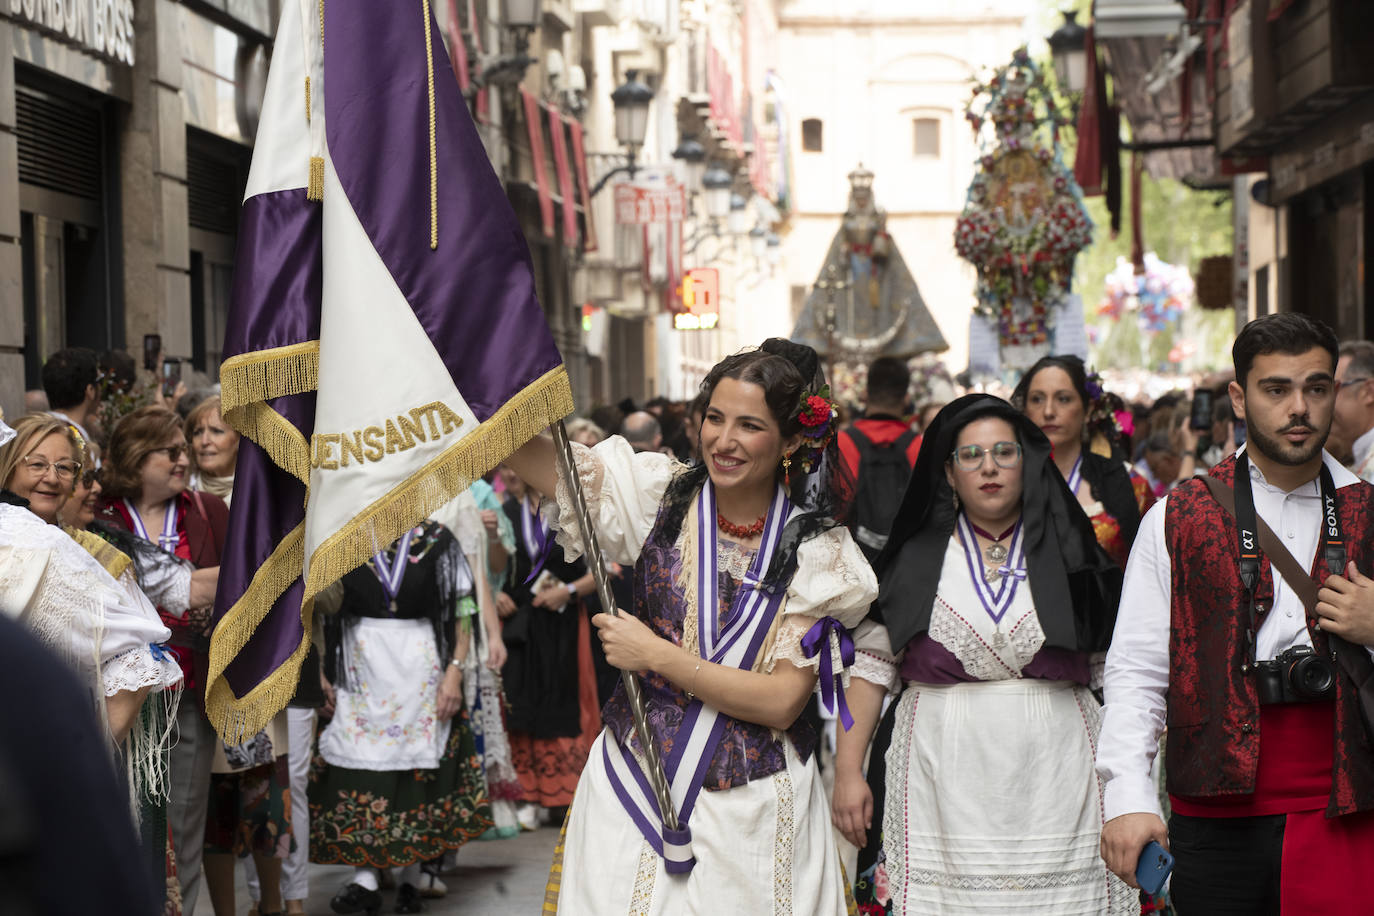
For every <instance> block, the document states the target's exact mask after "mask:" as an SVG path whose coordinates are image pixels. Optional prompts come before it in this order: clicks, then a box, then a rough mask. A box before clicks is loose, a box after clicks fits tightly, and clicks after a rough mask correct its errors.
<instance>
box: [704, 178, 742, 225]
mask: <svg viewBox="0 0 1374 916" xmlns="http://www.w3.org/2000/svg"><path fill="white" fill-rule="evenodd" d="M734 183H735V179H734V178H732V177H730V173H729V172H727V171H725V169H723V168H721V167H720V166H718V165H712V166H711V167H710V168H709V169H707V170H706V174H705V175H702V176H701V187H702V189H703V191H704V194H703V196H704V197H705V198H706V215H707V216H709V217H711V221H712V222H718V221H720V220H723V219H725V217H727V216H729V215H730V188H731V186H733V185H734Z"/></svg>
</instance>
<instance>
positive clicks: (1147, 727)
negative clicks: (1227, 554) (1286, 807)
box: [1097, 446, 1374, 820]
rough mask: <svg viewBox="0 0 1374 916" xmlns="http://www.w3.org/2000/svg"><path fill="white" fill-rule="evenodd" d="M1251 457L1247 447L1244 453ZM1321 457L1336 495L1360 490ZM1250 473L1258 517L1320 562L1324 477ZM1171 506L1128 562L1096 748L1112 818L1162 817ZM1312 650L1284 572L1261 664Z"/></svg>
mask: <svg viewBox="0 0 1374 916" xmlns="http://www.w3.org/2000/svg"><path fill="white" fill-rule="evenodd" d="M1244 450H1245V448H1244V446H1242V447H1241V449H1240V451H1244ZM1240 451H1238V452H1237V454H1239V453H1240ZM1322 458H1323V461H1324V462H1325V464H1326V467H1327V468H1328V469H1329V470H1330V471H1331V478H1332V481H1333V482H1334V483H1335V485H1336V488H1337V489H1340V488H1341V487H1346V486H1350V485H1351V484H1355V483H1359V478H1358V477H1356V476H1355V475H1354V474H1352V473H1350V471H1348V470H1346V469H1345V468H1344V467H1342V466H1341V464H1340V462H1338V461H1336V460H1335V459H1334V458H1332V457H1331V456H1330V455H1328V454H1326V453H1325V452H1323V453H1322ZM1249 467H1250V480H1251V482H1252V484H1253V491H1254V494H1255V512H1256V513H1257V514H1258V515H1259V517H1260V518H1262V519H1264V521H1265V522H1266V523H1268V525H1269V527H1270V528H1272V529H1273V530H1274V533H1275V534H1277V535H1278V536H1279V537H1280V538H1282V539H1283V541H1284V545H1285V546H1286V547H1287V548H1288V552H1289V553H1291V554H1292V555H1293V556H1294V557H1295V558H1296V559H1297V560H1298V562H1299V563H1301V564H1303V565H1304V566H1306V565H1307V564H1309V563H1310V562H1311V561H1312V558H1313V557H1314V556H1315V555H1316V552H1317V539H1318V537H1319V535H1320V533H1321V512H1322V509H1321V484H1320V482H1319V479H1314V480H1311V481H1308V482H1307V483H1305V484H1303V485H1302V486H1300V487H1298V488H1297V489H1295V490H1293V491H1292V492H1287V493H1286V492H1284V491H1283V490H1281V489H1279V488H1278V487H1276V486H1274V485H1273V484H1271V483H1269V482H1268V481H1267V480H1265V479H1264V475H1263V474H1262V473H1260V470H1259V468H1257V467H1255V465H1253V464H1251V465H1250V466H1249ZM1167 502H1168V498H1167V497H1166V498H1165V499H1161V500H1160V501H1159V502H1157V503H1155V504H1154V506H1153V507H1152V508H1151V509H1150V511H1149V512H1147V513H1145V518H1144V519H1142V520H1141V523H1140V531H1139V532H1138V533H1137V535H1136V539H1135V545H1134V546H1133V547H1132V549H1131V557H1130V561H1129V562H1128V563H1127V564H1126V581H1125V583H1124V584H1123V586H1122V590H1121V594H1122V601H1121V608H1120V611H1119V613H1118V615H1117V620H1116V630H1115V633H1114V634H1113V636H1112V646H1111V649H1110V650H1109V651H1108V652H1107V667H1106V671H1105V681H1104V690H1105V695H1106V701H1107V705H1106V708H1105V709H1104V710H1103V718H1102V734H1101V737H1100V739H1099V741H1098V750H1097V774H1098V777H1099V778H1100V779H1101V781H1102V784H1103V786H1104V787H1105V788H1104V790H1103V801H1102V805H1103V815H1104V819H1105V820H1111V819H1112V818H1114V817H1117V816H1119V815H1122V814H1130V813H1132V812H1137V811H1146V812H1153V813H1154V814H1160V815H1161V816H1162V813H1161V811H1160V807H1159V798H1158V795H1157V793H1156V790H1155V784H1154V780H1153V779H1152V778H1151V775H1150V767H1151V764H1152V763H1153V762H1154V757H1155V753H1156V751H1157V750H1158V747H1159V736H1160V734H1161V733H1162V732H1163V730H1164V708H1165V699H1164V697H1165V692H1166V690H1167V689H1168V687H1169V626H1170V610H1171V606H1172V589H1171V584H1170V583H1171V576H1172V571H1171V567H1170V561H1169V548H1168V544H1167V543H1166V542H1165V537H1164V512H1165V509H1164V506H1165V504H1166V503H1167ZM1363 572H1365V573H1366V574H1367V573H1369V570H1363ZM1126 596H1129V598H1127V597H1126ZM1310 645H1312V639H1311V637H1310V636H1309V635H1308V632H1307V612H1306V610H1305V609H1304V608H1303V605H1302V601H1301V600H1300V599H1299V598H1298V596H1297V594H1295V593H1294V592H1293V590H1292V589H1291V588H1289V587H1288V584H1287V583H1285V582H1284V581H1283V577H1282V576H1280V575H1279V574H1278V572H1277V571H1275V572H1274V602H1273V605H1272V607H1271V609H1270V611H1269V613H1268V615H1267V616H1266V617H1265V618H1264V620H1263V622H1262V623H1261V624H1260V628H1259V633H1258V634H1256V637H1255V657H1256V658H1257V659H1258V660H1260V661H1264V660H1266V659H1272V658H1274V657H1275V656H1277V655H1278V654H1279V653H1280V652H1282V651H1284V650H1285V649H1287V648H1289V647H1291V646H1310ZM1372 654H1374V653H1372ZM1218 661H1220V660H1218Z"/></svg>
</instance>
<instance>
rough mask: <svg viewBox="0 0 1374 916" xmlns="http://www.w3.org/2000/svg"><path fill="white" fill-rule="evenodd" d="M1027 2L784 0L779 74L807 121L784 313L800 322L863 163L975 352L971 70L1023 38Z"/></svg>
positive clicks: (799, 155)
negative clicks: (965, 219)
mask: <svg viewBox="0 0 1374 916" xmlns="http://www.w3.org/2000/svg"><path fill="white" fill-rule="evenodd" d="M1034 6H1035V4H1034V3H1031V2H1027V0H983V2H977V3H967V2H957V0H941V2H924V3H910V2H906V0H862V2H854V3H846V4H836V3H831V2H826V0H786V2H784V3H783V4H782V8H781V17H780V22H779V44H780V65H779V74H780V76H781V80H782V82H783V83H784V84H785V86H786V93H787V97H788V99H789V105H790V108H791V114H792V118H793V123H794V124H795V125H796V129H795V130H794V131H793V132H792V135H791V137H790V138H789V147H790V150H791V157H792V162H793V163H794V166H793V174H794V176H795V181H794V182H793V186H794V188H795V195H794V200H793V214H792V219H791V224H790V227H789V231H788V232H787V233H785V235H784V237H783V238H784V241H783V264H784V272H785V275H786V283H787V285H788V293H787V298H786V299H785V300H782V301H778V302H776V303H774V304H773V305H774V307H775V308H776V309H777V310H778V313H777V314H776V318H774V319H773V323H774V324H775V325H776V326H784V327H787V328H791V327H792V326H793V324H795V322H796V319H797V316H798V315H799V314H800V312H801V307H802V304H803V303H804V302H805V300H806V297H807V294H808V293H809V292H810V291H811V288H812V286H813V284H815V282H816V280H817V274H818V272H819V271H820V269H821V266H822V264H823V263H824V261H825V256H826V251H827V248H828V247H829V245H830V242H831V239H832V238H833V237H834V235H835V232H836V230H837V229H839V226H840V221H841V217H842V216H843V214H844V212H845V208H846V204H847V202H848V193H849V183H848V182H847V181H846V180H845V175H847V174H848V173H849V172H851V171H852V170H853V169H854V168H855V167H856V166H858V165H859V164H862V165H863V166H864V167H865V168H867V169H869V170H871V171H872V172H873V173H874V183H873V192H874V197H875V199H876V202H877V204H878V206H879V207H881V208H883V209H884V210H886V211H887V229H888V232H890V233H891V234H892V237H893V240H894V242H895V243H896V245H897V248H898V249H899V250H900V251H901V253H902V255H903V257H904V258H905V259H906V262H907V264H908V266H909V267H910V269H911V273H912V275H913V276H914V277H915V280H916V283H917V285H918V286H919V288H920V291H921V294H922V296H923V297H924V299H925V302H926V305H927V307H928V308H929V309H930V312H931V314H932V315H933V316H934V318H935V320H936V322H937V324H938V325H939V327H940V331H941V332H942V333H943V334H944V337H945V340H946V341H948V342H949V344H950V349H949V351H948V352H947V353H945V354H944V359H945V362H946V364H947V365H948V366H949V367H951V369H953V370H954V371H958V370H960V369H962V368H963V367H964V366H965V365H967V362H968V328H969V316H970V314H971V311H972V308H973V305H974V302H975V299H974V282H975V275H974V271H973V269H972V267H970V266H969V265H968V264H967V263H965V262H964V261H962V260H960V259H959V257H958V255H957V254H956V253H955V251H954V224H955V221H956V219H957V218H958V216H959V213H960V211H961V210H962V209H963V206H964V200H965V194H966V191H967V189H968V186H969V183H970V182H971V181H972V180H973V176H974V170H975V166H976V163H977V159H978V156H979V154H980V150H979V149H978V146H977V144H976V142H975V139H974V136H973V132H972V131H971V130H970V129H969V127H968V124H967V122H966V121H965V120H964V110H965V106H966V104H967V103H968V100H969V89H970V83H969V79H970V77H972V76H974V75H976V74H978V73H980V72H981V71H983V70H984V69H985V68H989V67H993V66H998V65H1001V64H1005V63H1007V62H1008V61H1009V60H1010V59H1011V55H1012V52H1013V51H1014V50H1015V49H1016V48H1017V47H1018V46H1020V45H1021V44H1024V43H1025V42H1026V41H1027V40H1028V39H1029V36H1028V34H1027V27H1028V17H1029V16H1030V14H1031V13H1032V12H1033V8H1034Z"/></svg>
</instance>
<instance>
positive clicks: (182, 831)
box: [96, 406, 229, 911]
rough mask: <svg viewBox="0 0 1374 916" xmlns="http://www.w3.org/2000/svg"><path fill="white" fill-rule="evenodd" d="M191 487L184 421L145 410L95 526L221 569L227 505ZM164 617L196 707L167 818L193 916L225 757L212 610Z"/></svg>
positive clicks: (115, 449) (179, 748)
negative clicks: (211, 692)
mask: <svg viewBox="0 0 1374 916" xmlns="http://www.w3.org/2000/svg"><path fill="white" fill-rule="evenodd" d="M189 479H190V457H189V452H188V448H187V443H186V436H185V433H184V432H183V431H182V423H181V418H180V417H178V416H177V415H176V414H175V413H173V412H172V411H170V410H167V409H165V408H162V407H156V406H150V407H140V408H139V409H138V410H135V411H134V412H132V413H130V414H128V415H127V416H125V417H124V418H123V419H121V420H120V421H119V424H118V425H117V426H115V428H114V431H113V433H112V434H111V436H110V442H109V448H108V449H107V451H106V455H105V463H104V465H103V467H102V469H101V484H102V485H103V487H104V492H103V493H102V494H101V499H100V508H99V511H98V512H97V516H96V518H97V520H98V521H99V522H103V523H105V524H107V525H110V526H111V527H113V528H118V529H123V530H125V531H126V532H131V533H132V534H134V535H136V536H137V537H138V538H139V539H141V540H143V541H148V542H150V543H153V544H155V545H156V546H157V547H159V548H160V549H161V550H162V551H164V552H166V553H168V554H171V555H173V556H176V557H180V558H181V559H183V560H188V561H190V563H191V564H192V565H193V566H195V567H196V568H197V569H201V570H205V569H211V568H217V567H218V566H219V557H220V552H221V550H222V549H223V547H224V532H225V527H226V525H227V523H228V519H229V510H228V508H227V507H226V506H225V505H224V501H223V500H222V499H220V498H219V497H217V496H212V495H210V494H206V493H199V492H197V491H194V490H190V489H188V488H187V483H188V481H189ZM187 600H188V602H189V598H188V599H187ZM158 609H159V613H161V615H162V619H163V622H164V623H166V624H167V626H168V627H169V628H170V629H171V631H172V639H171V651H172V653H173V654H174V655H175V656H176V659H177V662H178V664H180V665H181V669H182V672H183V673H184V674H185V676H186V682H185V683H186V687H187V688H188V689H190V690H191V691H193V696H194V699H195V702H183V703H182V704H181V707H180V709H179V710H178V711H177V743H176V745H175V747H173V748H172V755H171V763H170V779H171V793H170V794H171V804H170V806H169V810H168V822H169V823H170V825H171V828H172V838H173V842H174V843H175V845H176V852H177V855H176V859H177V874H178V877H179V878H180V882H181V894H182V902H183V905H184V908H185V909H186V910H187V911H194V910H195V903H196V897H197V896H198V895H199V893H200V871H201V853H202V848H203V846H204V842H205V827H206V816H207V811H208V807H209V789H210V767H211V764H212V762H213V760H214V757H215V753H216V749H217V748H218V747H219V741H218V739H217V738H216V736H215V733H214V729H213V728H211V727H210V722H209V720H208V719H206V718H205V710H204V690H205V684H204V672H205V668H206V665H207V663H208V658H207V651H208V648H209V626H210V615H211V611H212V610H213V609H212V607H211V606H210V604H209V603H208V602H207V604H206V605H204V606H201V607H193V608H192V609H191V611H190V612H189V613H187V614H186V615H185V616H183V617H177V616H176V615H175V612H174V611H173V610H172V609H171V608H170V607H169V606H168V605H167V604H165V603H161V602H159V608H158ZM189 699H190V697H188V700H189Z"/></svg>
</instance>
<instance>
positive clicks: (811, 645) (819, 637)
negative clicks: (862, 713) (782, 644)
mask: <svg viewBox="0 0 1374 916" xmlns="http://www.w3.org/2000/svg"><path fill="white" fill-rule="evenodd" d="M831 633H835V634H836V635H837V636H838V637H839V639H840V663H841V664H843V665H844V666H845V667H846V668H848V667H850V666H851V665H853V664H854V640H853V639H852V638H850V635H849V631H848V630H847V629H845V626H844V624H842V623H840V622H839V621H838V620H836V619H835V618H834V617H822V618H821V619H820V620H818V621H816V624H815V626H813V627H812V628H811V629H809V630H807V631H806V635H805V636H803V637H802V642H801V647H802V654H803V655H805V656H806V657H807V658H815V657H816V656H817V655H818V654H819V655H820V657H821V661H820V669H821V670H820V682H821V705H822V706H824V707H825V711H826V712H834V711H835V702H836V700H838V701H839V716H840V724H841V725H843V726H844V730H845V731H849V730H850V729H851V728H853V727H854V716H852V715H851V714H850V712H849V701H847V700H846V699H845V697H844V682H843V681H842V680H839V679H837V678H836V675H835V671H834V667H833V665H832V664H831V660H830V634H831Z"/></svg>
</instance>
